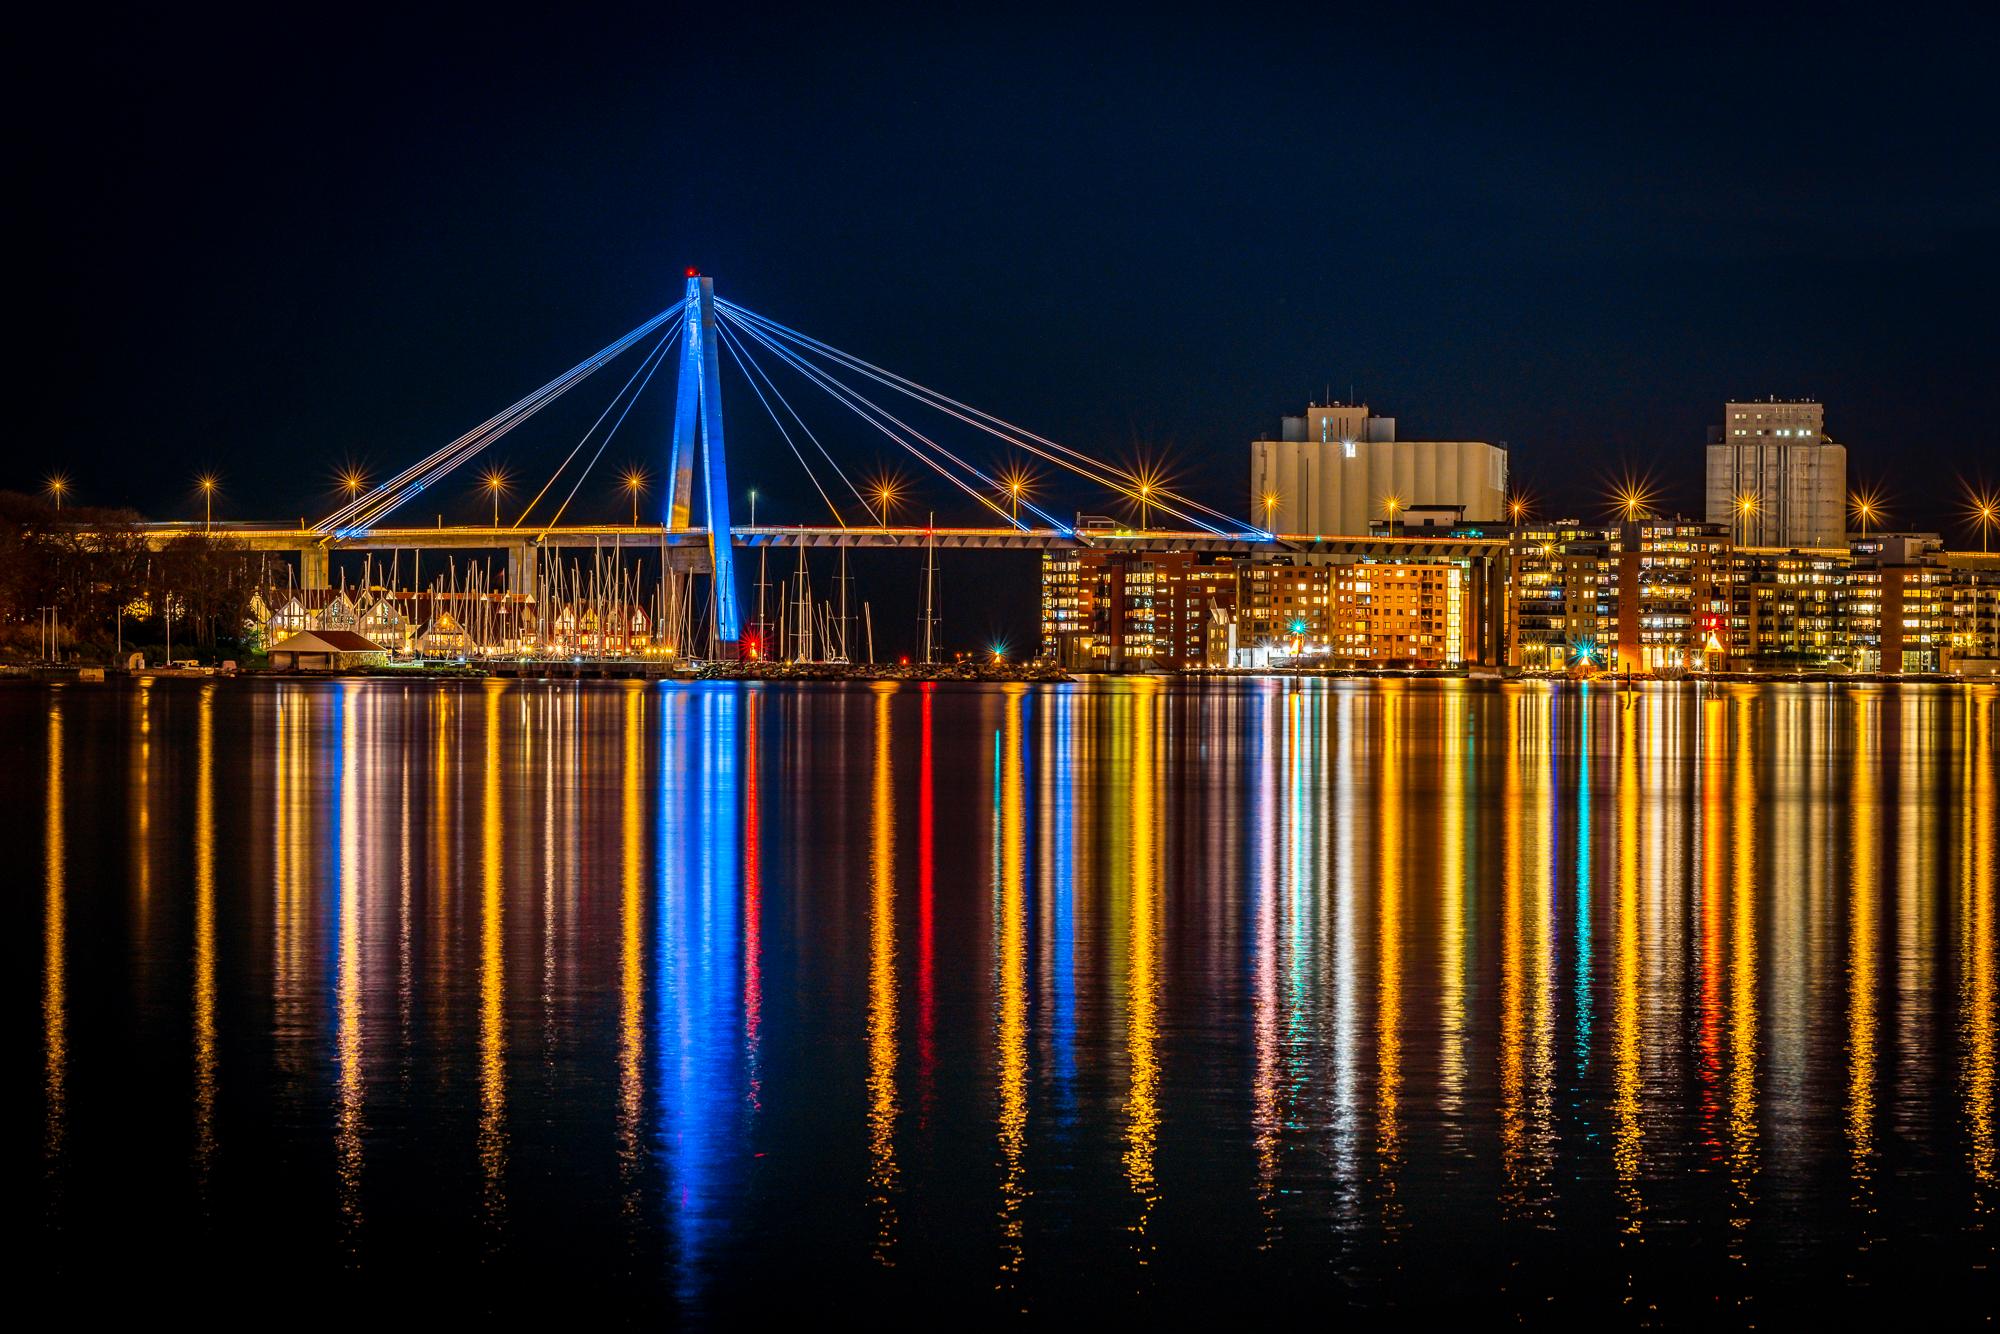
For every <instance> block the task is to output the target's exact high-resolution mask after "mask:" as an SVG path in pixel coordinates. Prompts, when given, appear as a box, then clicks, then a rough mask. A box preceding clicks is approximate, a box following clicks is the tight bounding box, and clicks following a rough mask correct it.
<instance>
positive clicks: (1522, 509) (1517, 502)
mask: <svg viewBox="0 0 2000 1334" xmlns="http://www.w3.org/2000/svg"><path fill="white" fill-rule="evenodd" d="M1527 512H1528V502H1527V501H1525V500H1523V499H1522V498H1521V497H1519V496H1515V497H1514V498H1513V499H1512V500H1509V501H1508V502H1507V517H1508V518H1510V519H1512V520H1513V521H1514V526H1515V527H1516V528H1519V527H1520V526H1521V518H1522V516H1523V515H1525V514H1526V513H1527Z"/></svg>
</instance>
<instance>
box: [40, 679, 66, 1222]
mask: <svg viewBox="0 0 2000 1334" xmlns="http://www.w3.org/2000/svg"><path fill="white" fill-rule="evenodd" d="M46 729H47V730H46V739H45V740H44V742H43V746H44V748H45V752H46V754H47V756H48V759H47V761H46V766H45V769H44V773H45V780H44V781H45V784H46V787H45V793H44V796H43V798H42V1097H43V1112H42V1117H43V1124H42V1158H43V1169H42V1170H43V1172H44V1173H45V1174H47V1175H48V1176H49V1177H51V1178H53V1176H54V1174H55V1171H56V1167H57V1163H58V1160H59V1159H60V1157H61V1155H62V1149H63V1130H64V1118H65V1113H66V1112H67V1110H68V1102H69V981H68V969H69V962H68V959H67V957H66V955H67V953H68V942H67V940H66V939H65V937H66V935H67V932H68V929H69V902H68V887H67V885H66V883H65V877H64V853H65V850H66V849H67V847H68V837H69V835H68V830H67V829H66V828H65V826H64V811H63V805H64V801H65V796H66V794H65V792H64V788H63V711H62V705H61V704H59V703H51V704H50V705H49V708H48V715H47V722H46ZM52 1190H53V1183H52ZM55 1198H58V1197H57V1196H55V1195H53V1194H52V1195H51V1199H52V1200H53V1199H55Z"/></svg>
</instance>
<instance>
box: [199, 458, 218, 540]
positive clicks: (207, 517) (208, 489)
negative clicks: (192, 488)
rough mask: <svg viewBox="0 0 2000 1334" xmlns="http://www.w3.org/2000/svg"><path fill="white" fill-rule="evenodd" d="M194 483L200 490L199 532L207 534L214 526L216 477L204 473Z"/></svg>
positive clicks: (210, 473) (212, 474)
mask: <svg viewBox="0 0 2000 1334" xmlns="http://www.w3.org/2000/svg"><path fill="white" fill-rule="evenodd" d="M194 482H195V485H196V486H198V487H200V488H201V530H202V531H203V532H207V531H208V530H209V529H211V528H213V527H214V526H215V488H216V477H215V474H214V473H212V472H205V473H203V474H202V475H201V476H199V477H197V478H195V479H194Z"/></svg>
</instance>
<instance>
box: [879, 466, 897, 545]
mask: <svg viewBox="0 0 2000 1334" xmlns="http://www.w3.org/2000/svg"><path fill="white" fill-rule="evenodd" d="M895 499H896V484H895V483H894V482H891V481H889V480H888V479H887V478H884V479H883V480H882V481H879V482H877V483H875V511H876V515H877V517H879V518H880V519H881V520H882V531H883V532H885V533H886V532H888V531H889V506H890V505H891V504H892V503H894V501H895Z"/></svg>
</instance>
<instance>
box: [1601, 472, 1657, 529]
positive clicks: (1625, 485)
mask: <svg viewBox="0 0 2000 1334" xmlns="http://www.w3.org/2000/svg"><path fill="white" fill-rule="evenodd" d="M1655 498H1656V497H1655V495H1654V491H1653V486H1652V483H1651V482H1649V481H1647V480H1646V479H1645V478H1643V477H1627V478H1626V479H1625V480H1624V481H1622V482H1620V483H1618V484H1617V485H1616V486H1614V487H1612V488H1611V509H1612V511H1613V512H1614V513H1616V514H1617V515H1619V517H1621V518H1623V519H1624V520H1625V522H1627V523H1631V522H1632V521H1633V520H1635V519H1643V518H1645V517H1646V516H1647V515H1648V514H1650V513H1651V512H1652V509H1653V501H1654V499H1655Z"/></svg>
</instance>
